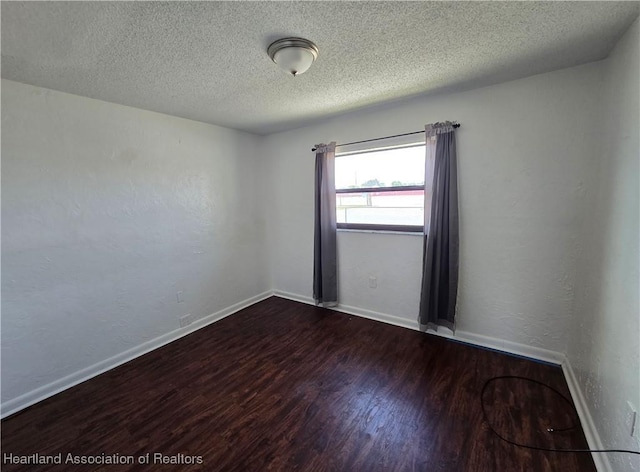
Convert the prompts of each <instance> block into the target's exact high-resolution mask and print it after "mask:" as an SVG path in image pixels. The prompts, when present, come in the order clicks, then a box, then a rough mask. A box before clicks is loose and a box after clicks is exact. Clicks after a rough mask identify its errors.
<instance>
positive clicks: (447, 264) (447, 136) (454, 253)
mask: <svg viewBox="0 0 640 472" xmlns="http://www.w3.org/2000/svg"><path fill="white" fill-rule="evenodd" d="M425 132H426V145H427V158H426V169H425V209H424V210H425V237H424V255H423V260H422V291H421V294H420V312H419V322H420V328H421V329H423V330H426V329H427V328H433V329H437V326H438V325H442V326H446V327H447V328H449V329H451V330H454V329H455V316H456V297H457V294H458V264H459V260H458V247H459V243H458V234H459V231H458V178H457V174H458V172H457V163H456V137H455V129H454V128H453V124H452V123H450V122H445V123H435V124H432V125H427V126H426V127H425ZM430 187H431V188H430ZM429 210H430V211H429Z"/></svg>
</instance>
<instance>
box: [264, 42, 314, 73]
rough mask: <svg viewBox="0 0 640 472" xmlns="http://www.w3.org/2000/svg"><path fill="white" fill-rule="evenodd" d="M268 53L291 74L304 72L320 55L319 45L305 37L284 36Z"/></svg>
mask: <svg viewBox="0 0 640 472" xmlns="http://www.w3.org/2000/svg"><path fill="white" fill-rule="evenodd" d="M267 53H268V54H269V57H270V58H271V60H272V61H273V62H275V63H276V64H278V65H279V66H280V67H281V68H282V69H284V70H285V71H287V72H288V73H289V74H291V75H293V76H294V77H295V76H296V75H300V74H303V73H304V72H306V71H307V70H309V67H311V64H313V61H315V60H316V58H317V57H318V47H317V46H316V45H315V44H313V43H312V42H311V41H309V40H307V39H303V38H283V39H279V40H278V41H275V42H274V43H272V44H271V45H270V46H269V48H268V49H267Z"/></svg>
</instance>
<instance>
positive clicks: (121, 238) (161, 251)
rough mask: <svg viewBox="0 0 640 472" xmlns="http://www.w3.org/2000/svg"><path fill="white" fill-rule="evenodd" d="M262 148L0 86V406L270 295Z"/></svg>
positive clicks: (222, 134) (43, 92)
mask: <svg viewBox="0 0 640 472" xmlns="http://www.w3.org/2000/svg"><path fill="white" fill-rule="evenodd" d="M256 139H257V138H255V137H254V136H252V135H250V134H247V133H241V132H237V131H232V130H228V129H225V128H220V127H216V126H211V125H206V124H203V123H198V122H194V121H189V120H184V119H179V118H173V117H170V116H166V115H160V114H157V113H152V112H146V111H142V110H138V109H135V108H130V107H124V106H120V105H114V104H110V103H106V102H101V101H97V100H92V99H87V98H82V97H78V96H74V95H68V94H64V93H60V92H54V91H51V90H47V89H42V88H37V87H32V86H27V85H23V84H19V83H17V82H11V81H6V80H3V81H2V276H3V277H2V400H3V402H4V401H7V400H10V399H13V398H15V397H17V396H19V395H21V394H23V393H25V392H28V391H30V390H33V389H35V388H37V387H41V386H43V385H45V384H47V383H49V382H52V381H56V380H59V379H61V378H62V377H64V376H66V375H68V374H71V373H74V372H76V371H78V370H80V369H82V368H85V367H87V366H91V365H93V364H94V363H96V362H99V361H102V360H104V359H107V358H109V357H110V356H113V355H116V354H119V353H121V352H123V351H125V350H127V349H129V348H132V347H136V346H138V345H140V344H142V343H143V342H145V341H147V340H150V339H153V338H156V337H158V336H160V335H162V334H165V333H168V332H170V331H173V330H175V329H177V328H178V327H179V322H178V317H179V316H181V315H184V314H187V313H190V314H192V315H193V316H194V319H197V318H200V317H203V316H206V315H210V314H211V313H213V312H216V311H218V310H221V309H223V308H226V307H228V306H230V305H232V304H234V303H237V302H240V301H242V300H245V299H247V298H249V297H252V296H255V295H257V294H259V293H260V292H263V291H265V290H267V289H268V288H269V287H268V276H267V270H266V259H265V257H264V256H263V251H262V248H263V245H264V230H263V228H264V224H263V219H262V212H261V211H259V202H260V198H261V192H260V190H259V189H260V188H261V185H262V180H263V179H261V178H260V173H259V172H258V171H257V169H256V166H258V165H259V160H257V159H256V151H257V149H258V146H257V142H256ZM178 291H182V292H183V293H184V302H183V303H177V298H176V292H178Z"/></svg>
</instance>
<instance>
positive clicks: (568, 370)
mask: <svg viewBox="0 0 640 472" xmlns="http://www.w3.org/2000/svg"><path fill="white" fill-rule="evenodd" d="M562 371H563V372H564V377H565V379H566V380H567V385H568V386H569V391H570V392H571V398H573V403H574V405H575V406H576V410H577V411H578V416H579V417H580V423H581V425H582V431H584V435H585V437H586V439H587V444H589V449H604V447H603V445H602V440H601V439H600V435H599V434H598V430H597V429H596V424H595V423H594V421H593V417H592V416H591V413H590V411H589V407H588V405H587V401H586V400H585V398H584V395H583V394H582V389H581V388H580V384H579V383H578V378H577V377H576V375H575V373H574V371H573V368H572V367H571V363H570V362H569V359H567V357H566V356H565V358H564V360H563V362H562ZM591 457H593V462H594V463H595V465H596V469H597V470H598V472H613V468H612V467H611V463H610V462H609V458H608V457H607V454H606V453H604V454H603V453H597V452H596V453H591Z"/></svg>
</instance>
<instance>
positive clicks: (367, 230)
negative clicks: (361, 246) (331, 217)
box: [337, 228, 424, 236]
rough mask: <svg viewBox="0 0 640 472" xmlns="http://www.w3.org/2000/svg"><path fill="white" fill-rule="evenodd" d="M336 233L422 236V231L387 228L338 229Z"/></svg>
mask: <svg viewBox="0 0 640 472" xmlns="http://www.w3.org/2000/svg"><path fill="white" fill-rule="evenodd" d="M337 231H338V233H372V234H373V233H375V234H400V235H403V236H424V233H423V232H412V231H391V230H388V229H340V228H339V229H338V230H337Z"/></svg>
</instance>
